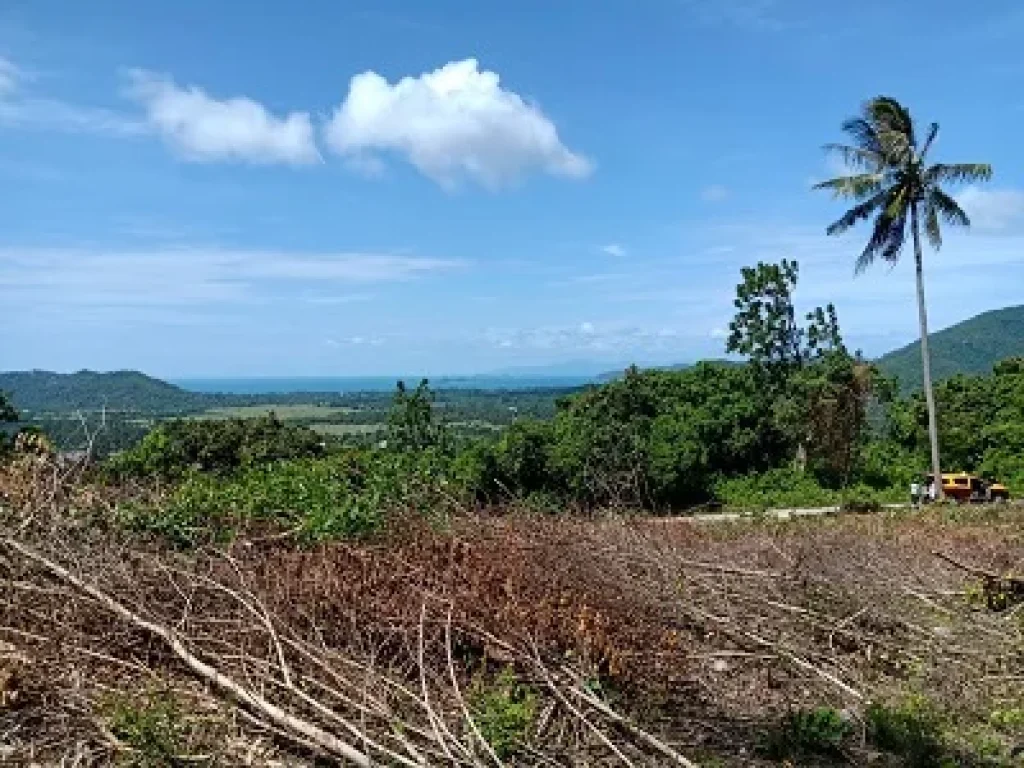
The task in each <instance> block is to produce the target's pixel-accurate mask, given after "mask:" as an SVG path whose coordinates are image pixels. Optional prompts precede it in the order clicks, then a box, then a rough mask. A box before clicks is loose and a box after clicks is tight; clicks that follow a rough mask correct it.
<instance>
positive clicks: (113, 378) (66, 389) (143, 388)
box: [0, 371, 210, 414]
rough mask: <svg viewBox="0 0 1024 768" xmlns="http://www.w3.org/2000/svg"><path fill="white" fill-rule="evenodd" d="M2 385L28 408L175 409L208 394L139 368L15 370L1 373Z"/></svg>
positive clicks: (195, 404)
mask: <svg viewBox="0 0 1024 768" xmlns="http://www.w3.org/2000/svg"><path fill="white" fill-rule="evenodd" d="M0 391H3V392H6V393H7V394H8V395H10V399H11V401H12V402H13V403H14V407H15V408H17V409H18V410H19V411H22V412H25V413H43V412H47V413H53V412H62V413H66V412H69V411H74V410H87V411H95V410H99V409H100V408H106V409H107V410H110V411H131V412H135V413H146V414H172V413H189V412H194V411H201V410H203V409H205V408H207V407H209V400H210V398H208V397H207V396H205V395H201V394H198V393H196V392H189V391H187V390H184V389H181V388H180V387H176V386H174V385H173V384H168V383H167V382H166V381H161V380H160V379H154V378H153V377H151V376H146V375H145V374H143V373H139V372H138V371H111V372H109V373H99V372H96V371H78V372H77V373H53V372H51V371H12V372H6V373H0Z"/></svg>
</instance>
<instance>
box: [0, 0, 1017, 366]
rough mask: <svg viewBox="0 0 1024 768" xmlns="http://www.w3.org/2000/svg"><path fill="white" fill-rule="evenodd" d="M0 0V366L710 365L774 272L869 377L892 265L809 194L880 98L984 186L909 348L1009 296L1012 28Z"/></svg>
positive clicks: (774, 11) (958, 15)
mask: <svg viewBox="0 0 1024 768" xmlns="http://www.w3.org/2000/svg"><path fill="white" fill-rule="evenodd" d="M242 8H243V6H242V5H241V4H233V3H209V2H202V1H201V0H176V2H174V3H170V2H160V3H157V2H151V3H134V4H131V6H130V11H129V6H126V5H125V4H124V3H122V2H114V0H94V2H90V3H73V2H69V1H68V0H63V1H62V2H55V1H54V0H7V1H6V2H5V3H3V5H2V6H0V184H2V185H3V188H4V189H5V194H4V195H3V204H2V205H0V300H2V301H3V304H4V307H5V310H6V313H5V314H6V317H7V321H6V323H5V328H4V331H3V344H2V345H0V369H16V368H47V369H55V370H75V369H79V368H83V367H89V368H94V369H114V368H140V369H143V370H145V371H147V372H151V373H154V374H157V375H163V376H196V375H279V376H294V375H346V374H390V373H420V372H424V373H431V374H439V373H469V372H484V371H491V370H495V369H502V368H507V367H513V366H525V365H543V364H550V363H560V362H566V361H593V362H595V363H602V364H603V363H605V362H607V363H612V364H619V363H622V362H626V361H630V360H636V361H640V362H648V363H659V362H679V361H688V360H693V359H696V358H700V357H706V356H717V355H720V354H721V353H722V343H723V342H722V338H721V336H722V334H723V329H724V328H725V327H726V325H727V323H728V320H729V318H730V315H731V300H732V296H733V290H734V286H735V283H736V280H737V276H738V273H739V268H740V267H741V266H743V265H745V264H750V263H754V262H756V261H757V260H759V259H780V258H782V257H789V258H796V259H798V260H799V261H800V262H801V267H802V271H801V284H800V287H799V289H798V298H799V301H800V303H801V306H802V307H803V308H808V309H809V308H810V307H811V306H812V305H814V304H818V303H823V302H826V301H834V302H835V303H836V305H837V307H838V309H839V314H840V321H841V324H842V326H843V329H844V331H845V333H846V336H847V338H848V341H849V342H850V343H851V344H852V345H853V346H857V347H861V348H862V349H863V350H864V351H865V352H866V353H868V354H876V353H881V352H883V351H885V350H887V349H889V348H892V347H894V346H897V345H900V344H903V343H905V342H907V341H909V340H911V339H912V338H913V336H914V334H915V330H916V309H915V306H914V294H913V277H912V271H911V269H910V264H909V261H905V263H903V264H901V265H899V266H897V267H896V268H895V269H892V270H889V269H888V268H887V267H881V266H880V267H877V268H875V269H874V270H873V271H872V272H871V273H869V274H867V275H865V276H862V277H858V278H856V279H854V277H853V267H852V265H853V261H854V259H855V257H856V255H857V253H858V252H859V247H860V246H861V245H862V241H863V239H864V238H865V237H866V232H863V231H856V232H855V233H853V234H850V235H847V236H845V237H843V238H842V239H830V238H827V237H826V236H825V234H824V227H825V225H826V224H827V223H828V222H829V221H831V220H832V219H833V218H835V217H836V216H838V215H839V213H840V211H841V209H840V205H839V204H838V203H834V202H832V201H831V200H829V199H828V198H827V197H826V196H824V195H821V194H820V193H818V194H812V193H811V192H810V191H809V186H810V185H811V184H812V183H813V182H814V181H815V180H816V179H821V178H824V177H827V176H829V175H832V174H833V172H834V171H837V170H838V169H837V168H836V167H835V165H834V164H832V163H830V162H829V161H827V160H826V158H825V157H824V156H823V155H822V153H821V151H820V149H819V147H820V145H821V144H823V143H825V142H827V141H834V140H837V139H838V138H839V124H840V122H841V121H842V119H843V118H844V117H846V116H848V115H849V114H851V113H853V112H855V111H856V110H857V108H858V106H859V104H860V103H861V102H862V101H863V100H864V99H866V98H868V97H870V96H872V95H875V94H878V93H887V94H891V95H894V96H896V97H897V98H899V99H901V100H902V101H904V102H905V103H906V104H907V105H908V106H909V107H910V108H911V109H912V111H913V112H914V113H915V114H916V115H917V116H918V119H919V120H921V121H930V120H937V121H939V122H940V124H941V126H942V132H941V134H940V138H939V141H938V143H937V145H936V148H935V150H934V156H935V157H936V158H942V159H945V160H949V161H988V162H991V163H992V164H993V165H994V166H995V170H996V176H995V179H994V180H993V182H992V183H991V184H989V185H987V186H986V187H985V188H984V189H975V188H969V189H961V190H958V191H957V192H958V194H959V195H960V197H961V200H962V202H963V204H964V206H965V207H966V209H967V210H968V212H969V213H970V214H971V215H972V218H973V221H974V224H975V227H974V228H973V230H972V232H971V233H970V234H968V235H958V236H953V235H949V236H947V242H946V245H945V247H944V248H943V250H942V251H941V252H940V253H939V254H931V253H929V254H928V255H927V256H926V259H927V270H928V271H927V279H928V290H929V300H930V302H929V303H930V311H931V318H932V321H933V325H934V326H935V327H942V326H945V325H949V324H951V323H954V322H957V321H959V320H961V319H964V318H966V317H969V316H971V315H972V314H975V313H977V312H979V311H982V310H984V309H990V308H995V307H999V306H1005V305H1007V304H1017V303H1021V301H1022V298H1021V297H1022V292H1021V288H1022V286H1024V163H1022V161H1024V144H1022V143H1021V142H1020V130H1021V123H1022V119H1024V94H1022V92H1021V89H1020V83H1021V82H1022V81H1024V58H1022V57H1021V56H1020V53H1019V41H1020V40H1021V39H1022V38H1024V8H1022V7H1021V5H1020V3H1019V2H1017V0H989V1H988V2H986V3H984V4H975V5H974V6H970V5H965V4H963V3H958V2H951V1H949V0H934V1H933V2H928V3H924V2H900V3H893V2H891V1H887V0H865V1H864V2H860V3H857V4H855V6H851V5H850V4H842V5H840V4H835V3H823V2H820V1H814V0H774V1H773V0H562V1H561V2H558V3H551V2H547V1H542V0H516V2H505V3H496V2H492V3H473V2H468V0H465V1H462V2H455V1H454V0H434V1H433V2H430V3H424V2H413V1H412V0H407V2H391V1H377V2H370V0H353V1H351V2H341V1H340V0H330V1H328V0H323V1H319V2H318V1H315V0H309V1H308V2H305V3H303V4H302V12H301V13H299V12H298V11H296V5H295V4H294V3H285V2H269V1H254V2H250V3H247V4H245V6H244V8H245V10H244V12H243V11H242Z"/></svg>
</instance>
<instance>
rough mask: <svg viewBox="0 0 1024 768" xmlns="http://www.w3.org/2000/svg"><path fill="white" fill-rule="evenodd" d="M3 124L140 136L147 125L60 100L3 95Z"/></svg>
mask: <svg viewBox="0 0 1024 768" xmlns="http://www.w3.org/2000/svg"><path fill="white" fill-rule="evenodd" d="M0 124H2V125H7V126H15V127H20V128H33V129H37V130H48V131H60V132H63V133H92V134H98V135H101V136H115V137H117V136H138V135H139V134H142V133H145V132H146V126H145V124H144V123H141V122H139V121H138V120H134V119H132V118H131V117H129V116H127V115H124V114H122V113H120V112H116V111H114V110H111V109H104V108H102V107H85V106H81V105H78V104H70V103H68V102H65V101H60V100H58V99H45V98H12V99H4V98H2V94H0Z"/></svg>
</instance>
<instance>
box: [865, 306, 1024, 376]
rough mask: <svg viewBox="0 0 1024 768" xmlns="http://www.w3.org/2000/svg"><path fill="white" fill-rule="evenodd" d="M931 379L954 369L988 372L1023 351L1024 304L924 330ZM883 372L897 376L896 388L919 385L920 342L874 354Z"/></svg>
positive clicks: (974, 372)
mask: <svg viewBox="0 0 1024 768" xmlns="http://www.w3.org/2000/svg"><path fill="white" fill-rule="evenodd" d="M928 345H929V352H930V353H931V360H932V379H934V380H935V381H941V380H942V379H948V378H949V377H951V376H955V375H956V374H958V373H966V374H978V373H988V372H990V371H991V370H992V366H993V365H995V364H996V363H998V362H999V361H1000V360H1005V359H1006V358H1008V357H1017V356H1021V355H1024V305H1019V306H1013V307H1003V308H1002V309H992V310H989V311H987V312H982V313H981V314H979V315H975V316H973V317H969V318H967V319H966V320H963V321H961V322H959V323H956V324H954V325H951V326H949V327H947V328H943V329H942V330H941V331H935V332H934V333H929V334H928ZM875 362H876V363H877V364H878V366H879V367H880V368H881V369H882V371H884V372H885V373H887V374H889V375H890V376H896V377H897V378H898V379H899V383H900V388H901V389H903V390H904V391H913V390H916V389H920V388H921V387H922V374H921V342H920V341H919V340H918V341H912V342H911V343H909V344H906V345H905V346H902V347H900V348H899V349H894V350H892V351H891V352H887V353H886V354H884V355H882V356H881V357H879V358H877V359H876V360H875Z"/></svg>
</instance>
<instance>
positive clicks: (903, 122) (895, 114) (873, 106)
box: [864, 96, 917, 147]
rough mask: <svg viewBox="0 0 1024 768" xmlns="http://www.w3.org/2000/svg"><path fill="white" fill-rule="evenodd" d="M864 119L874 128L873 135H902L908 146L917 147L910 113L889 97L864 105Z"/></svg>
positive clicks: (876, 98)
mask: <svg viewBox="0 0 1024 768" xmlns="http://www.w3.org/2000/svg"><path fill="white" fill-rule="evenodd" d="M864 117H865V119H866V120H867V121H868V122H870V123H871V125H872V126H873V127H874V129H875V133H878V134H881V133H898V134H902V135H903V137H904V138H905V139H906V143H907V144H908V145H909V146H911V147H913V146H917V139H916V137H915V135H914V120H913V118H912V117H911V116H910V112H909V111H908V110H907V108H906V107H904V106H903V105H902V104H900V103H899V102H898V101H897V100H896V99H894V98H892V97H891V96H876V97H875V98H873V99H871V101H869V102H868V103H867V104H865V105H864Z"/></svg>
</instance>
